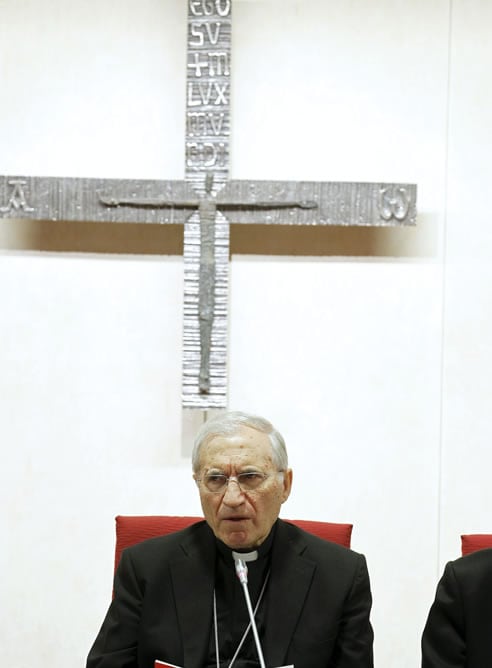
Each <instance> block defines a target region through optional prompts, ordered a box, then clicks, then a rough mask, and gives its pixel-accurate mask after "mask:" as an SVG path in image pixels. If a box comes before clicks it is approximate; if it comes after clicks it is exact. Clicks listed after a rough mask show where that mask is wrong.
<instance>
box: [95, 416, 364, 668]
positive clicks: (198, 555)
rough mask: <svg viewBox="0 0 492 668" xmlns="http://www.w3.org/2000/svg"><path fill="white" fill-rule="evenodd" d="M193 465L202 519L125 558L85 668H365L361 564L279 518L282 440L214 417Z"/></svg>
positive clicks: (253, 424)
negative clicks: (245, 581)
mask: <svg viewBox="0 0 492 668" xmlns="http://www.w3.org/2000/svg"><path fill="white" fill-rule="evenodd" d="M192 465H193V477H194V479H195V482H196V484H197V486H198V490H199V493H200V500H201V504H202V508H203V513H204V516H205V521H201V522H198V523H196V524H193V525H192V526H191V527H189V528H187V529H184V530H183V531H179V532H176V533H173V534H170V535H167V536H162V537H158V538H153V539H150V540H147V541H144V542H142V543H139V544H137V545H135V546H133V547H130V548H128V549H126V550H125V551H124V552H123V555H122V558H121V562H120V564H119V567H118V569H117V572H116V576H115V582H114V599H113V601H112V603H111V606H110V608H109V610H108V613H107V615H106V618H105V620H104V622H103V625H102V627H101V630H100V632H99V634H98V636H97V638H96V640H95V642H94V645H93V647H92V649H91V651H90V653H89V657H88V660H87V668H154V667H159V666H161V667H162V666H163V665H166V664H167V665H171V666H178V667H184V668H253V667H256V666H265V667H266V668H278V667H281V666H289V667H290V666H294V667H295V668H372V666H373V653H372V644H373V632H372V628H371V624H370V621H369V613H370V608H371V591H370V585H369V576H368V572H367V567H366V562H365V559H364V557H363V556H362V555H360V554H357V553H356V552H353V551H352V550H349V549H347V548H344V547H341V546H339V545H336V544H334V543H330V542H328V541H324V540H322V539H321V538H317V537H315V536H313V535H311V534H309V533H306V532H305V531H302V530H301V529H299V528H297V527H296V526H294V525H292V524H289V523H288V522H284V521H282V520H280V519H278V515H279V512H280V507H281V505H282V504H283V503H284V501H286V500H287V498H288V497H289V494H290V490H291V486H292V470H291V469H290V468H289V466H288V459H287V451H286V448H285V443H284V440H283V438H282V436H281V435H280V433H279V432H278V431H277V430H276V429H275V428H274V427H273V426H272V425H271V424H270V422H268V421H267V420H265V419H264V418H261V417H258V416H254V415H249V414H246V413H240V412H225V413H222V414H220V415H219V416H218V417H215V418H213V419H211V420H209V421H208V422H206V423H205V424H204V425H203V426H202V428H201V429H200V431H199V432H198V434H197V437H196V440H195V446H194V450H193V455H192ZM316 473H317V472H316V471H315V470H314V469H313V475H316ZM244 567H246V568H244ZM241 569H243V570H241ZM245 571H246V572H247V576H246V578H247V584H246V585H245V584H242V583H241V581H240V579H239V577H238V575H241V573H242V575H241V577H243V578H244V572H245ZM248 592H249V599H248ZM249 601H250V603H251V605H250V607H249V609H248V602H249ZM251 617H253V620H254V624H252V623H251Z"/></svg>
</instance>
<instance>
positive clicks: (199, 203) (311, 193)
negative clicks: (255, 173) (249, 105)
mask: <svg viewBox="0 0 492 668" xmlns="http://www.w3.org/2000/svg"><path fill="white" fill-rule="evenodd" d="M187 44H188V52H187V99H186V140H185V141H186V145H185V151H186V173H185V180H184V181H157V180H155V181H154V180H130V181H129V180H120V179H79V178H44V177H35V176H3V177H0V217H4V218H8V217H15V218H35V219H39V220H66V221H71V220H80V221H101V222H114V223H125V222H132V223H135V222H138V223H151V224H152V223H154V224H162V223H178V224H182V225H183V226H184V273H185V294H184V327H183V329H184V341H183V351H184V352H183V386H182V403H183V406H184V407H185V408H198V409H202V410H206V409H209V408H224V407H225V406H226V405H227V319H228V318H227V306H228V274H229V220H228V219H230V220H231V221H232V222H234V223H250V224H251V223H256V224H263V225H275V224H282V225H286V224H287V225H288V224H291V225H363V226H367V225H379V226H382V225H413V224H415V220H416V196H417V188H416V186H415V185H410V184H395V183H390V184H387V183H386V184H385V183H323V182H290V181H234V180H231V181H230V180H228V176H229V137H230V105H229V103H230V71H231V67H230V63H231V0H188V37H187ZM226 214H227V218H226Z"/></svg>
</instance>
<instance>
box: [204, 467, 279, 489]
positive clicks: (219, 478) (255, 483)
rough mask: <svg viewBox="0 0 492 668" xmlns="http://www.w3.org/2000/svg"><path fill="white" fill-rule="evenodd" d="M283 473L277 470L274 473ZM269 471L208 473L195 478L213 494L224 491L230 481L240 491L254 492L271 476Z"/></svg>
mask: <svg viewBox="0 0 492 668" xmlns="http://www.w3.org/2000/svg"><path fill="white" fill-rule="evenodd" d="M279 473H283V471H277V473H276V474H275V475H278V474H279ZM272 475H274V474H271V473H261V471H245V472H244V473H238V475H225V473H209V474H208V475H205V476H203V478H197V479H196V481H197V482H201V483H203V484H204V486H205V487H206V488H207V489H208V491H209V492H212V493H213V494H221V493H222V492H225V490H226V489H227V487H228V485H229V483H230V482H235V483H236V484H237V485H238V487H239V489H240V490H241V491H242V492H254V491H256V490H257V489H259V488H260V487H261V486H262V485H263V483H264V482H265V480H266V479H267V478H271V477H272Z"/></svg>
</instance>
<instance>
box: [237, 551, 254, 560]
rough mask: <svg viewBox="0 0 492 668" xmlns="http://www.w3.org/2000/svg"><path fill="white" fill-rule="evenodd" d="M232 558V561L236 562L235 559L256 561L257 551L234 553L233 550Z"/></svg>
mask: <svg viewBox="0 0 492 668" xmlns="http://www.w3.org/2000/svg"><path fill="white" fill-rule="evenodd" d="M232 558H233V559H234V561H236V559H242V560H243V561H256V560H257V559H258V550H253V551H252V552H234V550H233V551H232Z"/></svg>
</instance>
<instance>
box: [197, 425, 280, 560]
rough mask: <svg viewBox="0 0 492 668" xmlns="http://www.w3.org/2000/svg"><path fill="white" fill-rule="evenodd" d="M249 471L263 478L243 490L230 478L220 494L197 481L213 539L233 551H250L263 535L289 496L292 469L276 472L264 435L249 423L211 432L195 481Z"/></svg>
mask: <svg viewBox="0 0 492 668" xmlns="http://www.w3.org/2000/svg"><path fill="white" fill-rule="evenodd" d="M253 471H256V472H259V473H264V474H267V475H268V477H267V478H266V479H265V480H264V482H263V483H262V484H261V485H260V487H258V489H255V490H251V491H242V490H241V489H240V488H239V485H238V484H237V482H236V481H235V480H231V481H230V482H229V484H228V485H227V487H226V488H225V489H224V490H223V491H221V492H219V493H214V492H210V491H209V490H208V489H207V488H206V486H205V485H204V484H203V482H200V483H199V489H200V501H201V504H202V509H203V514H204V516H205V519H206V520H207V522H208V524H209V526H210V527H211V529H212V531H213V532H214V534H215V535H216V536H217V538H219V539H220V540H221V541H222V542H223V543H225V544H226V545H228V546H229V547H230V548H232V549H236V550H237V549H242V548H246V549H248V548H251V549H253V548H255V547H257V546H258V545H261V543H262V542H263V541H264V540H265V538H266V537H267V536H268V534H269V533H270V529H271V528H272V526H273V524H274V522H275V520H276V519H277V517H278V514H279V512H280V506H281V505H282V503H283V502H284V501H286V500H287V498H288V496H289V494H290V488H291V485H292V471H291V470H290V469H289V470H287V471H285V473H284V474H283V475H277V468H276V467H275V466H274V464H273V460H272V447H271V445H270V440H269V438H268V436H267V435H266V434H263V433H262V432H260V431H257V430H256V429H252V428H250V427H244V426H242V427H240V428H239V429H238V431H236V432H235V433H234V434H231V435H228V436H214V437H213V438H211V439H210V440H209V441H208V443H205V444H204V445H203V446H202V450H201V453H200V468H199V471H198V474H197V475H196V476H194V477H195V478H196V479H203V478H204V476H206V475H210V474H225V475H226V476H237V475H238V474H240V473H246V472H253Z"/></svg>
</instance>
